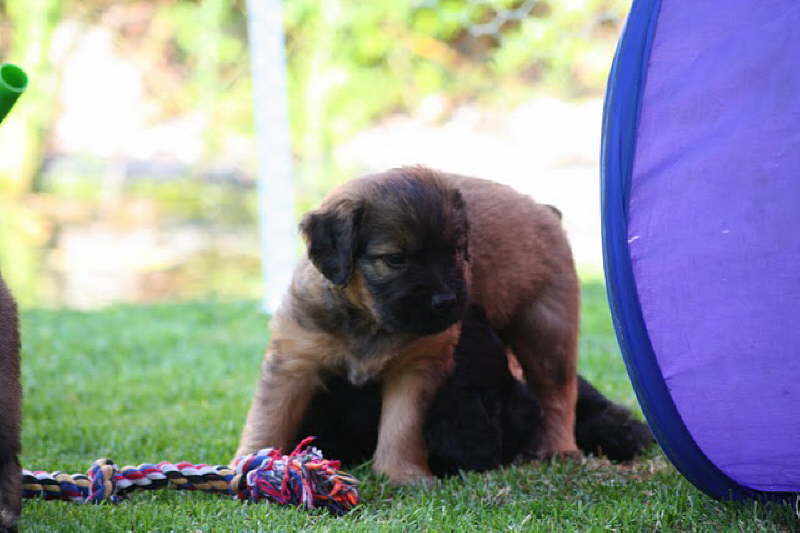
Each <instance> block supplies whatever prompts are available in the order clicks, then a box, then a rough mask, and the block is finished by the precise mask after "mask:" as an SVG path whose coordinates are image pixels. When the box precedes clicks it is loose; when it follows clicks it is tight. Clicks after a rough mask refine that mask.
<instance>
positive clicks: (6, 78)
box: [0, 63, 28, 122]
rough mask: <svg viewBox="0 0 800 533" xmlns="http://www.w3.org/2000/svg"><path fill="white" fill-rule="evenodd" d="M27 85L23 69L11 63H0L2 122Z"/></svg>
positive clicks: (0, 112) (0, 114)
mask: <svg viewBox="0 0 800 533" xmlns="http://www.w3.org/2000/svg"><path fill="white" fill-rule="evenodd" d="M27 86H28V75H27V74H25V71H24V70H22V69H21V68H19V67H18V66H16V65H12V64H11V63H3V64H2V65H0V122H3V119H4V118H6V115H7V114H8V112H9V111H11V108H12V107H14V102H16V101H17V98H19V95H21V94H22V93H23V92H25V88H26V87H27Z"/></svg>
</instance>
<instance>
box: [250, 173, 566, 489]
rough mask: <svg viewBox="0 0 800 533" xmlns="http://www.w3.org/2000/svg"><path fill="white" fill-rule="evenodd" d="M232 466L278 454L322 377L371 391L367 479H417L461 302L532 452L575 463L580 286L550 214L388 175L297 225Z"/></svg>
mask: <svg viewBox="0 0 800 533" xmlns="http://www.w3.org/2000/svg"><path fill="white" fill-rule="evenodd" d="M301 230H302V233H303V236H304V237H305V240H306V243H307V245H308V257H307V258H305V259H303V260H301V261H300V263H299V265H298V266H297V269H296V271H295V275H294V278H293V281H292V284H291V288H290V290H289V292H288V293H287V295H286V297H285V299H284V301H283V303H282V305H281V307H280V309H279V310H278V312H277V313H276V315H275V317H274V319H273V322H272V337H271V340H270V344H269V347H268V348H267V354H266V356H265V358H264V362H263V365H262V369H261V379H260V380H259V383H258V386H257V390H256V393H255V396H254V398H253V403H252V406H251V408H250V413H249V415H248V418H247V424H246V426H245V428H244V431H243V434H242V440H241V442H240V444H239V449H238V452H237V455H240V454H245V453H251V452H253V451H256V450H258V449H259V448H263V447H266V446H280V447H287V446H289V445H290V444H291V443H292V442H293V441H294V440H295V439H296V438H297V437H298V436H297V435H296V432H297V430H298V426H299V423H300V421H301V418H302V416H303V414H304V412H305V410H306V408H307V406H308V403H309V400H310V398H311V396H312V394H313V392H314V391H315V390H316V389H317V387H319V386H320V377H321V376H324V375H325V374H329V373H341V374H343V375H346V376H347V377H348V378H349V380H350V381H351V382H352V383H354V384H362V383H366V382H368V381H372V380H379V381H380V382H381V383H382V384H383V385H382V387H383V406H382V412H381V423H380V429H379V435H378V445H377V448H376V451H375V457H374V464H373V467H374V469H375V470H377V471H378V472H382V473H385V474H386V475H387V476H388V477H389V479H390V480H391V481H393V482H395V483H411V482H416V481H421V480H425V479H427V478H429V477H430V472H429V471H428V467H427V460H426V459H427V451H426V450H425V445H424V442H423V438H422V421H423V418H424V413H425V409H426V407H427V405H428V402H429V401H430V399H431V397H432V395H433V393H434V392H435V391H436V389H437V388H438V386H439V384H440V383H441V381H442V380H443V378H444V377H445V376H446V375H447V373H448V372H449V370H450V368H451V366H452V352H453V348H454V346H455V344H456V342H457V340H458V334H459V327H460V319H461V316H462V315H463V312H464V310H465V308H466V305H467V302H468V301H469V300H472V301H473V302H475V303H477V304H479V305H481V306H483V308H484V309H485V310H486V315H487V318H488V320H489V322H490V323H491V325H492V326H493V327H494V328H495V329H496V330H497V331H498V332H499V333H500V336H501V337H502V339H503V340H504V342H506V343H507V344H508V345H509V347H510V348H511V349H512V350H513V352H514V353H515V354H516V356H517V358H518V359H519V361H520V363H521V365H522V367H523V369H524V372H525V377H526V380H527V382H528V384H529V385H530V386H531V387H532V388H533V390H534V391H535V393H536V395H537V397H538V398H539V401H540V402H541V404H542V407H543V410H544V428H543V440H542V445H541V446H540V448H539V449H538V450H530V451H531V453H538V454H542V455H550V454H573V453H577V446H576V444H575V436H574V416H575V401H576V394H577V392H576V391H577V381H576V349H577V331H578V312H579V310H578V307H579V285H578V280H577V276H576V274H575V268H574V265H573V262H572V255H571V252H570V248H569V244H568V243H567V240H566V237H565V235H564V232H563V230H562V228H561V224H560V220H559V217H558V215H557V214H556V213H554V212H553V210H552V209H550V208H548V207H547V206H544V205H540V204H536V203H535V202H534V201H532V200H531V199H530V198H529V197H527V196H523V195H521V194H519V193H517V192H515V191H514V190H513V189H511V188H509V187H507V186H504V185H499V184H496V183H493V182H489V181H485V180H479V179H475V178H467V177H462V176H455V175H450V174H442V173H438V172H435V171H433V170H429V169H426V168H421V167H412V168H400V169H394V170H390V171H388V172H385V173H382V174H376V175H372V176H367V177H365V178H362V179H358V180H353V181H350V182H348V183H345V184H344V185H342V186H340V187H339V188H337V189H336V190H334V191H333V192H332V193H331V194H330V195H329V196H328V197H327V198H326V199H325V200H324V201H323V203H322V206H321V207H320V208H319V209H317V210H315V211H312V212H311V213H309V214H307V215H306V216H305V218H304V219H303V221H302V222H301Z"/></svg>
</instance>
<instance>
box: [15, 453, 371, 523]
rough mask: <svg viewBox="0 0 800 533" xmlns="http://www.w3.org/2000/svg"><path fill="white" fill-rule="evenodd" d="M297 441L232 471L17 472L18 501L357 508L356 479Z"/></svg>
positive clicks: (99, 465) (245, 459)
mask: <svg viewBox="0 0 800 533" xmlns="http://www.w3.org/2000/svg"><path fill="white" fill-rule="evenodd" d="M313 440H314V437H306V438H305V439H303V440H302V441H301V442H300V443H299V444H298V445H297V447H296V448H295V449H294V451H293V452H292V453H290V454H289V455H283V454H282V453H281V450H279V449H275V448H266V449H263V450H260V451H259V452H258V453H254V454H250V455H243V456H241V457H238V458H237V459H236V461H235V462H234V466H233V468H231V467H229V466H225V465H217V466H210V465H206V464H193V463H188V462H181V463H170V462H167V461H164V462H161V463H158V464H147V463H145V464H141V465H139V466H125V467H122V468H121V469H119V468H117V465H116V464H114V462H113V461H111V460H110V459H98V460H97V461H95V462H94V464H92V466H91V468H89V470H88V472H87V473H86V474H85V475H84V474H67V473H64V472H52V473H50V472H43V471H39V470H36V471H31V470H25V469H23V470H22V479H23V481H22V484H23V497H24V498H43V499H45V500H67V501H72V502H75V503H100V502H103V501H109V502H112V503H117V502H118V501H120V500H121V499H123V498H125V497H126V496H127V495H128V494H129V493H131V492H133V491H134V490H152V489H160V488H175V489H178V490H202V491H206V492H214V493H217V494H223V495H228V496H231V497H232V498H233V499H236V500H240V501H248V502H253V503H258V502H263V501H270V502H273V503H277V504H281V505H293V506H295V507H303V508H304V509H316V508H324V509H328V510H329V511H330V512H332V513H333V514H335V515H342V514H344V513H346V512H347V511H349V510H350V509H352V508H353V507H355V506H356V505H358V503H359V496H358V489H357V485H358V480H357V479H356V478H354V477H353V476H351V475H349V474H347V473H345V472H342V471H340V470H339V468H340V467H341V462H340V461H332V460H328V459H324V458H323V457H322V452H320V451H319V450H318V449H317V448H315V447H313V446H309V443H311V441H313Z"/></svg>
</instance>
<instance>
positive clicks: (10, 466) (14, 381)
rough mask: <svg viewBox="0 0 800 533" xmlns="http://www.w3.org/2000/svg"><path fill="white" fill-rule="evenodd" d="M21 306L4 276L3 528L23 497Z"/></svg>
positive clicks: (0, 339)
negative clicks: (19, 320)
mask: <svg viewBox="0 0 800 533" xmlns="http://www.w3.org/2000/svg"><path fill="white" fill-rule="evenodd" d="M19 348H20V343H19V332H18V326H17V307H16V305H15V304H14V300H13V299H12V298H11V294H10V293H9V291H8V288H7V287H6V285H5V283H4V282H3V279H2V278H0V412H2V415H1V416H0V531H15V530H16V528H15V526H14V524H15V523H16V520H17V517H18V516H19V513H20V509H21V498H22V474H21V470H20V465H19V460H18V459H17V456H18V455H19V451H20V442H19V433H20V419H21V412H20V404H21V399H22V389H21V388H20V382H19Z"/></svg>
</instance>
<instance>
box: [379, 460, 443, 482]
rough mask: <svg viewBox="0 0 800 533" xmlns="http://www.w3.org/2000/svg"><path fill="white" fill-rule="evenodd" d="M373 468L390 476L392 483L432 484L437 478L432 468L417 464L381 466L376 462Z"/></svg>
mask: <svg viewBox="0 0 800 533" xmlns="http://www.w3.org/2000/svg"><path fill="white" fill-rule="evenodd" d="M373 470H375V472H377V473H379V474H383V475H385V476H386V477H387V478H389V483H391V484H392V485H424V486H428V485H432V484H433V483H434V482H435V481H436V478H435V477H434V476H433V474H431V472H430V470H428V469H427V468H423V467H420V466H415V465H402V466H401V465H394V466H381V465H379V464H375V465H374V466H373Z"/></svg>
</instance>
